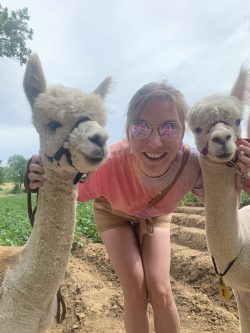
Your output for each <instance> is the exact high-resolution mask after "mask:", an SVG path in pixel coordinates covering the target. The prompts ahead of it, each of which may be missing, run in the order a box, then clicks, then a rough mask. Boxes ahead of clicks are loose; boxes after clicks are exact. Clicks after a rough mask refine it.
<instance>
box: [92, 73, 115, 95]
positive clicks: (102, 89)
mask: <svg viewBox="0 0 250 333" xmlns="http://www.w3.org/2000/svg"><path fill="white" fill-rule="evenodd" d="M111 85H112V77H111V76H107V77H106V78H105V79H104V80H103V81H102V83H101V84H99V86H98V87H97V88H96V89H95V90H94V91H93V94H95V95H99V96H100V97H101V98H102V99H104V98H105V97H106V96H107V94H108V93H109V90H110V88H111Z"/></svg>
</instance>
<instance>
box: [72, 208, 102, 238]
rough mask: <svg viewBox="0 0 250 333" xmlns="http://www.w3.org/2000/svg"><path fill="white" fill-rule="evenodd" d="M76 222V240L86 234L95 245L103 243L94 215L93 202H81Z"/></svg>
mask: <svg viewBox="0 0 250 333" xmlns="http://www.w3.org/2000/svg"><path fill="white" fill-rule="evenodd" d="M76 220H77V222H76V228H75V239H77V238H80V236H81V235H82V234H84V235H85V236H86V237H87V238H89V239H91V240H92V242H94V243H100V242H101V238H100V236H99V234H98V231H97V230H96V224H95V221H94V217H93V213H92V201H88V202H79V203H78V204H77V217H76Z"/></svg>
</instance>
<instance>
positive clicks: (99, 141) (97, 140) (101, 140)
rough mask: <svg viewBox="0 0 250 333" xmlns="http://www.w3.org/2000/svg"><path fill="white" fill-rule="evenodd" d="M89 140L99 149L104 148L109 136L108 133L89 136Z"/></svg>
mask: <svg viewBox="0 0 250 333" xmlns="http://www.w3.org/2000/svg"><path fill="white" fill-rule="evenodd" d="M88 139H89V141H90V142H91V143H94V144H95V145H97V146H98V147H100V148H102V147H104V146H105V144H106V142H107V140H108V135H107V134H106V133H96V134H93V135H91V136H89V137H88Z"/></svg>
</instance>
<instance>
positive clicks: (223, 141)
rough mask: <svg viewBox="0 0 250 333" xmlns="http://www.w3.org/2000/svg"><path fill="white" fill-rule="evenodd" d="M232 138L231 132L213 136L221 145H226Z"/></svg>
mask: <svg viewBox="0 0 250 333" xmlns="http://www.w3.org/2000/svg"><path fill="white" fill-rule="evenodd" d="M231 138H232V135H231V134H227V135H226V136H219V135H218V136H214V137H213V138H212V141H213V142H214V143H217V144H219V145H225V144H226V143H227V141H230V140H231Z"/></svg>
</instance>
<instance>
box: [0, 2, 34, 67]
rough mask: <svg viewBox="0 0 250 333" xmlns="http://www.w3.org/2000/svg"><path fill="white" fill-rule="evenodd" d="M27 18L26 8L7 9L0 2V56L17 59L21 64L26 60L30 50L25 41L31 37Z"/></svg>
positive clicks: (31, 32)
mask: <svg viewBox="0 0 250 333" xmlns="http://www.w3.org/2000/svg"><path fill="white" fill-rule="evenodd" d="M29 19H30V17H29V15H28V8H23V9H19V10H17V11H14V10H12V11H9V10H8V8H7V7H5V8H3V7H2V6H1V4H0V57H4V56H6V57H8V58H14V59H17V60H19V61H20V64H21V65H23V64H25V63H26V62H27V60H28V58H29V56H30V54H31V52H32V51H31V50H30V49H29V48H28V47H27V46H26V41H27V39H32V37H33V30H32V29H31V28H29V27H28V23H27V22H28V21H29Z"/></svg>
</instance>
